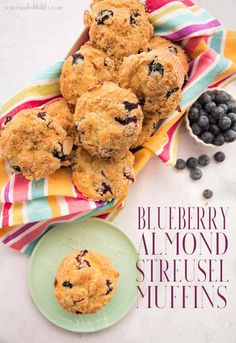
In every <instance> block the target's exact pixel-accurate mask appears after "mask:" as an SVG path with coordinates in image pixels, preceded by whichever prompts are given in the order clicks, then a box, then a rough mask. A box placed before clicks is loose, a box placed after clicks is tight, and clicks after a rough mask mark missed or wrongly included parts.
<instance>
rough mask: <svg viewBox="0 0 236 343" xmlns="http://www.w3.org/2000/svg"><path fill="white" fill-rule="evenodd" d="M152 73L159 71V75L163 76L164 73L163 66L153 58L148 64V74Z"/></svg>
mask: <svg viewBox="0 0 236 343" xmlns="http://www.w3.org/2000/svg"><path fill="white" fill-rule="evenodd" d="M152 73H159V74H160V75H161V77H163V75H164V67H163V65H162V64H160V63H158V62H156V61H155V60H153V61H152V62H151V63H150V64H149V74H152Z"/></svg>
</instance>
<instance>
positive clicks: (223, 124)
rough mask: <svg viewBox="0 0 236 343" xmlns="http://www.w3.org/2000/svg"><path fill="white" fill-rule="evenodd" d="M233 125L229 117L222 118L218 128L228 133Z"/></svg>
mask: <svg viewBox="0 0 236 343" xmlns="http://www.w3.org/2000/svg"><path fill="white" fill-rule="evenodd" d="M231 125H232V121H231V119H230V118H229V117H226V116H225V117H222V118H220V119H219V121H218V126H219V128H220V129H221V130H223V131H226V130H228V129H229V128H230V126H231Z"/></svg>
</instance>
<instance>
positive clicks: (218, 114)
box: [212, 106, 225, 119]
mask: <svg viewBox="0 0 236 343" xmlns="http://www.w3.org/2000/svg"><path fill="white" fill-rule="evenodd" d="M212 115H213V116H214V117H215V118H216V119H220V118H221V117H223V116H224V115H225V110H224V109H223V107H221V106H217V107H215V108H213V110H212Z"/></svg>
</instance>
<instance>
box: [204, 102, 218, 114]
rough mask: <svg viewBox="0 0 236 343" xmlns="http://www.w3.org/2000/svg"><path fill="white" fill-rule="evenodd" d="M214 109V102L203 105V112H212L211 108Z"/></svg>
mask: <svg viewBox="0 0 236 343" xmlns="http://www.w3.org/2000/svg"><path fill="white" fill-rule="evenodd" d="M215 107H216V103H215V102H213V101H212V102H208V103H207V104H206V105H205V110H206V111H207V112H211V111H212V110H213V108H215Z"/></svg>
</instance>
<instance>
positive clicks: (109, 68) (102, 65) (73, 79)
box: [60, 43, 116, 105]
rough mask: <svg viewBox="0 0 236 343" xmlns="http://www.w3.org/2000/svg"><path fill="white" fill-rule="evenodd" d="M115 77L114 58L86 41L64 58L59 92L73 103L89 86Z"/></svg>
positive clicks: (91, 86) (113, 79) (112, 79)
mask: <svg viewBox="0 0 236 343" xmlns="http://www.w3.org/2000/svg"><path fill="white" fill-rule="evenodd" d="M115 79H116V73H115V63H114V60H113V59H112V58H110V57H108V56H107V55H106V54H105V53H104V52H103V51H100V50H98V49H96V48H94V47H92V46H91V44H90V43H86V44H85V45H84V46H82V47H81V48H80V50H79V51H77V52H76V53H75V54H74V55H73V56H70V57H68V58H67V59H66V61H65V63H64V65H63V68H62V73H61V78H60V87H61V93H62V95H63V97H64V98H65V99H66V100H67V101H68V103H70V104H72V105H75V104H76V101H77V99H78V98H79V97H80V96H81V95H82V94H83V93H85V92H87V91H88V90H89V89H90V88H93V87H95V86H97V85H99V84H101V83H103V82H104V81H115Z"/></svg>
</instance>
